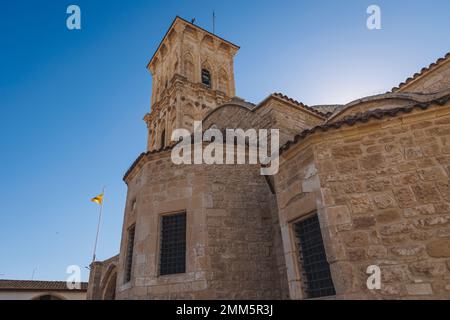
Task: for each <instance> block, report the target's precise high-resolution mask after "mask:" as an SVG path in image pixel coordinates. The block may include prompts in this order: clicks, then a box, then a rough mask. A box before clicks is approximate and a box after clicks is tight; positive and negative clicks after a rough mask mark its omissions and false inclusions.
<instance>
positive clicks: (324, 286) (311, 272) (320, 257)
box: [294, 214, 336, 298]
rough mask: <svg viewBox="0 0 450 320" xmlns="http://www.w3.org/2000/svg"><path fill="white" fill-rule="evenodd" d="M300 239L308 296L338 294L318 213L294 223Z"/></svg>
mask: <svg viewBox="0 0 450 320" xmlns="http://www.w3.org/2000/svg"><path fill="white" fill-rule="evenodd" d="M294 231H295V235H296V237H297V241H298V247H299V251H300V254H299V257H300V262H301V265H302V268H303V270H302V271H303V275H304V276H303V278H304V279H305V281H304V282H303V283H304V285H305V292H306V294H307V297H308V298H318V297H326V296H333V295H335V294H336V291H335V289H334V285H333V280H332V278H331V272H330V265H329V264H328V261H327V257H326V254H325V247H324V245H323V239H322V233H321V231H320V224H319V219H318V217H317V214H316V215H314V216H312V217H309V218H307V219H304V220H301V221H299V222H296V223H294Z"/></svg>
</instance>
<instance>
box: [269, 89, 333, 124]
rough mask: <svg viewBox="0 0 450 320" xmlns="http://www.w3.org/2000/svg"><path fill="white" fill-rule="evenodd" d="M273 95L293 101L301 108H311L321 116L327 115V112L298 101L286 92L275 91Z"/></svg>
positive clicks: (310, 109)
mask: <svg viewBox="0 0 450 320" xmlns="http://www.w3.org/2000/svg"><path fill="white" fill-rule="evenodd" d="M272 96H274V97H278V98H280V99H282V100H285V101H288V102H290V103H293V104H295V105H297V106H299V107H300V108H304V109H306V110H309V111H311V112H314V113H315V114H317V115H319V116H321V117H324V118H326V117H327V114H325V113H323V112H320V111H319V110H317V109H314V108H312V107H310V106H308V105H306V104H304V103H302V102H299V101H297V100H295V99H292V98H289V97H288V96H286V95H284V94H282V93H279V92H275V93H273V94H272Z"/></svg>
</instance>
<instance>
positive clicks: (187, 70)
mask: <svg viewBox="0 0 450 320" xmlns="http://www.w3.org/2000/svg"><path fill="white" fill-rule="evenodd" d="M183 71H184V76H185V77H186V78H187V79H188V80H189V81H191V82H193V81H194V62H193V59H192V56H191V55H190V54H186V55H185V57H184V70H183Z"/></svg>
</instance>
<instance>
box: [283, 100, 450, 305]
mask: <svg viewBox="0 0 450 320" xmlns="http://www.w3.org/2000/svg"><path fill="white" fill-rule="evenodd" d="M311 141H315V144H314V148H313V149H314V161H315V165H314V166H313V167H314V170H317V175H318V177H319V181H318V182H319V184H320V185H318V184H317V183H315V186H314V187H315V188H317V187H319V188H320V196H318V197H317V198H316V203H317V206H316V209H317V210H318V213H319V219H320V222H321V226H322V233H323V236H324V242H325V247H326V251H327V256H328V260H329V262H330V264H331V271H332V276H333V280H334V283H335V286H336V291H337V296H338V297H341V298H371V299H372V298H376V299H377V298H380V299H393V298H408V299H414V298H420V299H426V298H434V299H436V298H438V299H448V298H450V180H449V174H450V145H449V143H450V106H445V107H431V108H430V110H427V111H416V112H414V113H413V114H409V115H403V116H400V117H396V118H395V119H389V120H388V119H383V120H381V121H372V122H371V123H369V124H364V125H355V126H352V127H347V128H341V129H339V130H334V131H333V132H328V133H324V134H317V135H315V137H312V138H311ZM305 143H306V142H305ZM311 143H312V142H311ZM299 157H300V158H299ZM303 158H304V153H298V155H294V156H291V158H290V159H289V160H287V162H286V165H285V167H286V170H289V167H290V166H291V167H292V164H291V165H289V163H299V162H300V163H303V162H304V161H303V160H302V159H303ZM286 172H287V171H286ZM291 174H293V173H291ZM291 179H293V178H291ZM293 183H294V184H291V185H283V184H282V183H281V184H278V186H279V187H280V188H282V189H283V190H282V191H281V192H280V196H279V197H283V195H285V194H287V192H288V191H287V190H289V189H292V188H293V187H295V183H298V182H297V181H293ZM303 184H304V180H303ZM303 197H305V196H304V195H303ZM303 201H304V200H303ZM296 208H300V206H299V205H295V206H294V207H293V208H291V209H290V210H295V209H296ZM282 213H283V212H282V211H280V214H282ZM285 215H286V214H285ZM283 240H284V241H287V242H289V240H288V238H285V237H284V238H283ZM285 247H286V246H285ZM288 263H289V261H288ZM369 265H378V266H379V267H380V268H381V275H382V276H381V279H382V286H381V290H368V289H367V287H366V280H367V278H368V276H369V275H368V274H366V268H367V267H368V266H369ZM288 268H289V267H288ZM291 295H292V291H291ZM299 296H301V295H297V297H299ZM294 297H295V295H294Z"/></svg>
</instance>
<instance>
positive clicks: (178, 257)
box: [159, 212, 186, 276]
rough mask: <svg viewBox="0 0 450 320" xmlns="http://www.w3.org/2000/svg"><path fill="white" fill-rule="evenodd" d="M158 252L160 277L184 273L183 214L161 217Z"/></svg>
mask: <svg viewBox="0 0 450 320" xmlns="http://www.w3.org/2000/svg"><path fill="white" fill-rule="evenodd" d="M160 252H161V256H160V264H159V274H160V275H162V276H163V275H169V274H177V273H185V272H186V213H185V212H183V213H178V214H172V215H167V216H163V217H162V219H161V249H160Z"/></svg>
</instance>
